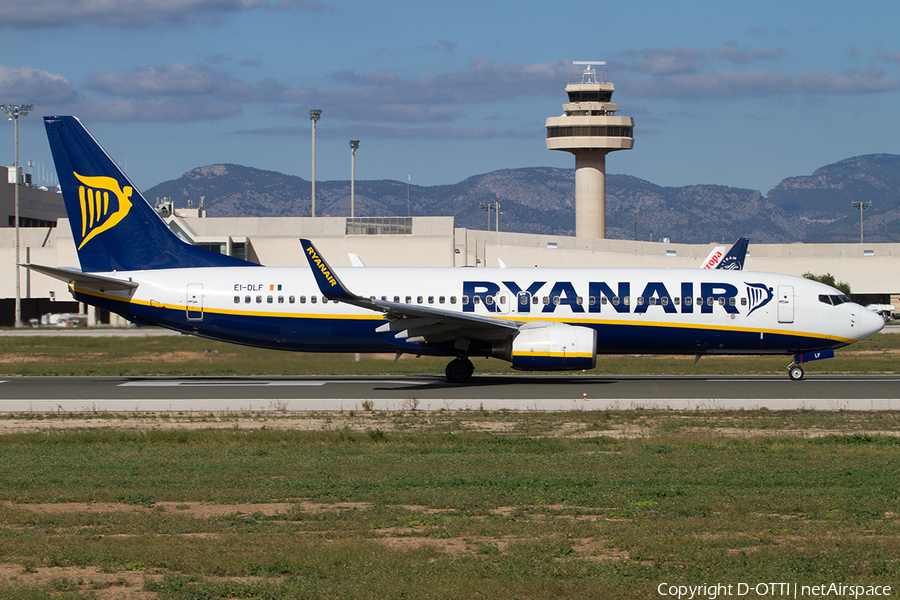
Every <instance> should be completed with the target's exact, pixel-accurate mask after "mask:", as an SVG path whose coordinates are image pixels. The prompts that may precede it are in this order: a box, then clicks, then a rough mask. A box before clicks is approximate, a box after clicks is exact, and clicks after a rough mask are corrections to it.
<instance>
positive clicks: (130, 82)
mask: <svg viewBox="0 0 900 600" xmlns="http://www.w3.org/2000/svg"><path fill="white" fill-rule="evenodd" d="M88 87H89V88H91V89H93V90H96V91H100V92H104V93H107V94H110V95H112V96H126V97H128V96H140V97H143V96H196V95H206V94H216V95H221V96H225V97H227V98H242V97H243V98H246V97H249V96H251V95H252V93H253V88H252V86H250V85H248V84H246V83H244V82H242V81H240V80H238V79H235V78H234V77H231V76H230V75H227V74H225V73H222V72H217V71H214V70H213V69H212V68H210V67H208V66H206V65H182V64H178V63H170V64H168V65H163V66H154V67H143V68H136V69H134V70H133V71H132V72H131V73H125V72H124V71H109V72H105V73H95V74H93V75H91V76H90V78H89V80H88Z"/></svg>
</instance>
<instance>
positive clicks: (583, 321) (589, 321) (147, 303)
mask: <svg viewBox="0 0 900 600" xmlns="http://www.w3.org/2000/svg"><path fill="white" fill-rule="evenodd" d="M70 287H71V288H73V290H74V291H78V292H80V293H82V294H85V295H88V296H96V297H98V298H105V299H107V300H118V301H120V302H128V303H132V304H139V305H142V306H151V302H150V301H149V300H134V299H126V298H123V297H122V296H114V295H111V294H104V293H103V292H98V291H96V290H86V289H83V288H74V286H70ZM152 306H153V307H154V308H167V309H170V310H186V307H185V306H184V305H178V304H161V303H160V302H156V301H154V302H153V303H152ZM203 312H209V313H215V314H222V315H240V316H249V317H288V318H295V319H296V318H303V319H342V320H355V321H366V320H369V321H381V320H384V316H383V315H380V314H377V313H373V314H372V315H323V314H317V313H292V312H258V311H252V310H229V309H219V308H206V307H204V308H203ZM461 316H462V315H461ZM496 318H498V319H504V320H507V321H526V322H533V321H547V322H551V323H563V324H566V325H623V326H626V327H657V328H670V329H672V328H674V329H698V330H720V331H735V332H743V333H763V334H766V335H793V336H797V337H809V338H819V339H825V340H833V341H836V342H842V343H844V344H855V343H856V342H858V341H859V340H855V339H853V338H845V337H841V336H836V335H825V334H823V333H811V332H807V331H783V330H778V329H754V328H751V327H735V326H731V325H722V326H716V325H703V324H697V323H666V322H661V321H625V320H622V319H612V320H607V319H577V320H573V319H562V318H552V319H548V318H541V317H525V318H521V317H519V316H518V315H514V316H509V315H506V316H500V317H496ZM599 341H602V340H599Z"/></svg>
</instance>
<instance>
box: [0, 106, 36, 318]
mask: <svg viewBox="0 0 900 600" xmlns="http://www.w3.org/2000/svg"><path fill="white" fill-rule="evenodd" d="M0 110H2V111H3V112H5V113H6V116H7V117H9V120H10V121H14V122H15V130H16V134H15V135H16V157H15V163H14V164H13V171H14V173H15V185H14V189H15V204H16V208H15V215H16V216H15V219H16V261H15V269H16V323H15V326H16V327H21V326H22V286H21V281H22V278H21V274H20V273H19V255H20V251H19V248H20V243H19V180H20V179H21V176H20V175H19V117H20V116H22V117H27V116H28V113H29V112H31V111H33V110H34V104H0Z"/></svg>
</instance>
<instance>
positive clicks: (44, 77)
mask: <svg viewBox="0 0 900 600" xmlns="http://www.w3.org/2000/svg"><path fill="white" fill-rule="evenodd" d="M0 98H3V99H4V102H25V103H38V104H50V103H60V102H70V101H72V100H75V99H77V98H78V93H77V92H76V91H75V86H73V85H72V83H71V82H70V81H69V80H68V79H66V78H65V77H63V76H62V75H57V74H56V73H50V72H48V71H44V70H42V69H34V68H32V67H29V66H25V67H22V68H20V69H14V68H12V67H7V66H5V65H0Z"/></svg>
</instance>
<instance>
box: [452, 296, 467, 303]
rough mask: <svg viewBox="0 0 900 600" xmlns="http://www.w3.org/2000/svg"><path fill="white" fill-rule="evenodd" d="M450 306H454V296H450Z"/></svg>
mask: <svg viewBox="0 0 900 600" xmlns="http://www.w3.org/2000/svg"><path fill="white" fill-rule="evenodd" d="M463 298H465V296H463ZM450 304H456V296H450ZM463 304H465V303H463Z"/></svg>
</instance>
